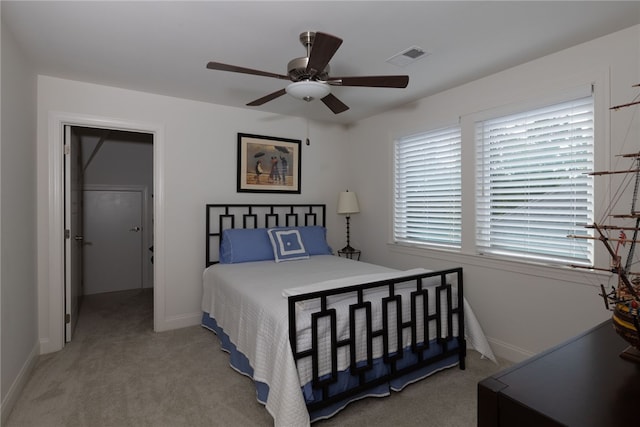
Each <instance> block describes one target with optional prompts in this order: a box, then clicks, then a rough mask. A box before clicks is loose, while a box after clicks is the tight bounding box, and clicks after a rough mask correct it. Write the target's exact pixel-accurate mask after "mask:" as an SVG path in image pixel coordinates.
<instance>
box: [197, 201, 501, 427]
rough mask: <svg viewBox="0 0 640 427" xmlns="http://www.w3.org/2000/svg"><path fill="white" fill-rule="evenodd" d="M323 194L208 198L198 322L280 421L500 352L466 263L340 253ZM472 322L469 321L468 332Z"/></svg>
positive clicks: (321, 414) (319, 415)
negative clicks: (367, 258) (490, 339)
mask: <svg viewBox="0 0 640 427" xmlns="http://www.w3.org/2000/svg"><path fill="white" fill-rule="evenodd" d="M325 215H326V207H325V205H321V204H293V205H260V204H251V205H239V204H224V205H221V204H209V205H206V245H205V247H206V268H205V271H204V273H203V298H202V311H203V314H202V326H204V327H205V328H208V329H210V330H212V331H213V332H215V333H216V334H217V336H218V338H219V339H220V342H221V345H222V348H223V349H224V350H225V351H227V352H229V353H230V361H231V366H232V367H233V368H234V369H235V370H237V371H238V372H240V373H242V374H244V375H247V376H249V377H251V378H252V379H253V380H254V383H255V385H256V394H257V399H258V400H259V401H260V402H261V403H263V404H264V405H265V406H266V409H267V410H268V411H269V413H270V414H271V415H272V416H273V418H274V423H275V425H283V426H285V425H286V426H291V425H307V424H309V423H310V422H313V421H317V420H320V419H325V418H328V417H331V416H333V415H334V414H336V413H337V412H338V411H340V410H341V409H342V408H344V407H345V406H346V405H347V404H348V403H350V402H352V401H354V400H357V399H361V398H364V397H367V396H378V397H379V396H386V395H388V394H389V393H390V391H400V390H402V388H404V387H405V386H406V385H408V384H411V383H412V382H415V381H418V380H420V379H422V378H425V377H427V376H429V375H431V374H433V373H435V372H438V371H440V370H443V369H447V368H451V367H454V366H459V368H460V369H464V367H465V356H466V349H467V339H469V340H470V341H471V344H472V346H473V347H474V348H476V349H478V350H479V351H480V352H481V353H483V354H485V355H486V356H487V357H490V358H493V354H492V353H491V349H490V348H489V346H488V344H487V343H486V339H485V338H484V335H483V334H482V331H481V329H480V327H479V325H478V324H477V320H476V319H475V316H473V312H472V311H471V309H470V307H469V306H468V304H467V303H466V301H465V300H464V298H463V277H462V269H461V268H454V269H448V270H442V271H428V270H425V269H421V268H418V269H413V270H408V271H398V270H393V269H390V268H386V267H382V266H378V265H374V264H368V263H365V262H361V261H354V260H350V259H345V258H340V257H337V256H334V255H332V253H331V249H330V248H329V247H328V245H327V243H326V230H325V228H324V227H325ZM465 328H466V331H465Z"/></svg>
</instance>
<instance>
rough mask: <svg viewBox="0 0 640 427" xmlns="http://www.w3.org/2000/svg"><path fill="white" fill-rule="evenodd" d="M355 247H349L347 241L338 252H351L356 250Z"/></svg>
mask: <svg viewBox="0 0 640 427" xmlns="http://www.w3.org/2000/svg"><path fill="white" fill-rule="evenodd" d="M356 250H357V249H356V248H353V247H351V245H350V244H348V243H347V246H345V247H344V248H342V249H340V252H353V251H356Z"/></svg>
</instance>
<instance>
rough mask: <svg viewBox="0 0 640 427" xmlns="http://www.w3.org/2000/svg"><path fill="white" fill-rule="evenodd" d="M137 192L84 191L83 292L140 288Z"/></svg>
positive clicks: (140, 211) (139, 217)
mask: <svg viewBox="0 0 640 427" xmlns="http://www.w3.org/2000/svg"><path fill="white" fill-rule="evenodd" d="M142 201H143V194H142V192H141V191H122V190H85V191H84V232H85V245H84V271H83V273H84V283H85V288H84V293H85V295H90V294H97V293H103V292H114V291H122V290H127V289H137V288H142V285H143V283H142Z"/></svg>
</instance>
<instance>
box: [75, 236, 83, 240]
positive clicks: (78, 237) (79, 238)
mask: <svg viewBox="0 0 640 427" xmlns="http://www.w3.org/2000/svg"><path fill="white" fill-rule="evenodd" d="M73 239H74V240H84V236H75V237H74V238H73Z"/></svg>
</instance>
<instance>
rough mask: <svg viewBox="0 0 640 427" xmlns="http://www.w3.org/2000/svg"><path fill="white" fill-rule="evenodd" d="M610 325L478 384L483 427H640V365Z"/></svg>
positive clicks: (480, 420)
mask: <svg viewBox="0 0 640 427" xmlns="http://www.w3.org/2000/svg"><path fill="white" fill-rule="evenodd" d="M627 347H628V344H627V343H626V342H625V341H624V340H623V339H622V338H621V337H619V336H618V335H617V334H616V332H615V331H614V330H613V325H612V323H611V321H606V322H604V323H602V324H600V325H598V326H596V327H595V328H593V329H590V330H588V331H586V332H585V333H583V334H581V335H578V336H577V337H574V338H572V339H570V340H569V341H567V342H565V343H563V344H560V345H558V346H556V347H554V348H551V349H549V350H547V351H545V352H542V353H540V354H538V355H536V356H533V357H532V358H530V359H528V360H525V361H523V362H521V363H518V364H516V365H513V366H512V367H510V368H508V369H505V370H504V371H502V372H499V373H496V374H494V375H492V376H490V377H488V378H486V379H484V380H482V381H481V382H480V383H478V427H489V426H491V427H495V426H500V427H507V426H509V427H510V426H513V427H516V426H517V427H528V426H531V427H534V426H535V427H547V426H576V427H589V426H593V427H596V426H597V427H615V426H640V409H639V407H640V364H636V363H634V362H630V361H627V360H623V359H622V358H620V356H619V354H620V352H622V351H623V350H624V349H625V348H627Z"/></svg>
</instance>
